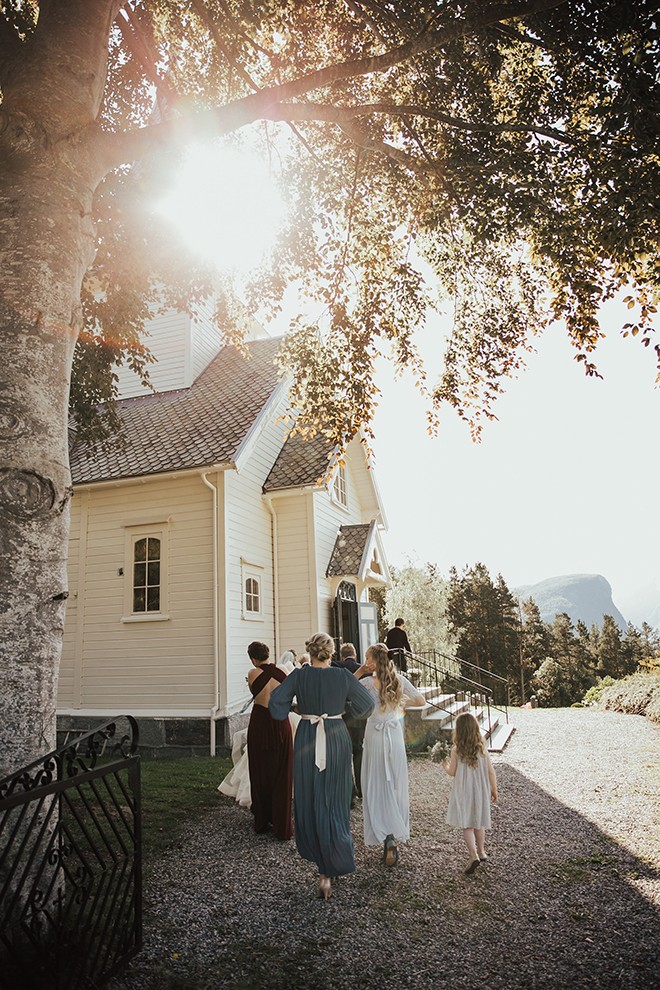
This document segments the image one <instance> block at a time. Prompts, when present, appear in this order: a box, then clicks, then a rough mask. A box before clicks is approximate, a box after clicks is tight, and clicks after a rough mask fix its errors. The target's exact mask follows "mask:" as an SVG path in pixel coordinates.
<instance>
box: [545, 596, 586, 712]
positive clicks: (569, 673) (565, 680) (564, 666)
mask: <svg viewBox="0 0 660 990" xmlns="http://www.w3.org/2000/svg"><path fill="white" fill-rule="evenodd" d="M583 628H585V627H584V624H583ZM585 631H586V630H585ZM549 632H550V649H551V655H552V659H553V660H555V661H556V663H557V664H558V666H559V670H560V672H561V689H556V690H555V701H554V704H560V705H570V704H572V703H573V702H575V701H581V700H582V698H583V697H584V694H585V692H586V691H587V690H588V689H589V688H590V687H591V686H592V685H593V684H594V683H595V676H594V672H593V663H592V658H591V655H590V653H589V652H588V650H587V649H586V648H585V646H584V644H583V643H582V642H581V641H580V639H579V638H578V637H576V635H575V629H574V627H573V622H572V620H571V618H570V616H569V615H567V614H566V612H559V613H558V614H557V615H556V616H555V618H554V621H553V622H552V623H551V624H550V629H549ZM539 673H540V671H539Z"/></svg>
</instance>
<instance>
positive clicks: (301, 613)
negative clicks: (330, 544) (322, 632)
mask: <svg viewBox="0 0 660 990" xmlns="http://www.w3.org/2000/svg"><path fill="white" fill-rule="evenodd" d="M308 500H309V496H308V495H307V494H305V493H303V492H301V493H300V494H296V495H293V496H287V497H283V498H282V497H280V498H275V499H273V505H274V507H275V511H276V513H277V537H278V539H277V564H278V585H279V626H280V628H279V643H280V648H281V649H282V650H290V649H293V650H295V651H296V653H299V654H300V653H304V652H305V641H306V640H308V639H309V637H310V635H311V634H312V633H314V632H316V631H317V630H316V629H311V628H310V626H311V615H312V611H313V610H312V595H311V588H312V580H311V578H310V569H309V546H310V541H312V540H313V539H314V534H313V533H311V532H310V531H309V523H308V512H307V504H308ZM312 545H313V544H312Z"/></svg>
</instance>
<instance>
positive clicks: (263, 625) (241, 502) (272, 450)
mask: <svg viewBox="0 0 660 990" xmlns="http://www.w3.org/2000/svg"><path fill="white" fill-rule="evenodd" d="M285 402H286V398H285V396H281V397H280V399H279V401H278V402H277V403H276V404H275V405H273V406H271V408H270V410H269V411H267V413H266V415H265V417H264V421H263V423H262V424H261V427H260V432H259V434H258V436H257V437H256V438H255V441H254V444H253V445H252V447H251V452H250V455H249V457H248V459H247V462H246V464H245V466H244V467H242V468H241V469H240V470H239V471H238V472H237V471H228V472H226V473H225V497H226V500H227V502H226V519H227V547H226V561H227V601H228V621H227V684H226V698H227V705H228V706H229V709H230V710H233V709H235V707H236V706H237V705H238V704H239V703H241V702H242V701H244V700H245V699H246V698H247V697H249V694H248V690H247V686H246V683H245V677H246V675H247V672H248V670H249V669H250V666H251V665H250V660H249V659H248V656H247V646H248V643H250V642H252V640H255V639H256V640H261V641H262V642H264V643H267V644H268V646H269V647H270V651H271V658H272V659H273V660H274V662H276V661H277V659H278V657H277V656H276V655H275V653H276V645H275V598H274V595H275V591H274V580H273V522H272V516H271V513H270V511H269V508H268V504H267V502H266V501H265V499H264V498H263V496H262V489H263V484H264V482H265V480H266V478H267V477H268V474H269V472H270V469H271V468H272V466H273V464H274V463H275V460H276V458H277V455H278V454H279V452H280V450H281V448H282V444H283V443H284V437H285V432H286V427H285V425H284V424H283V423H281V422H278V418H279V417H280V416H281V415H282V413H283V412H284V407H285ZM248 568H253V569H254V570H255V573H256V574H257V576H259V577H260V583H261V616H260V618H258V619H257V618H253V617H247V616H246V614H245V613H244V611H243V581H244V578H245V573H246V570H247V569H248Z"/></svg>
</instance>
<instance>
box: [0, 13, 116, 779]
mask: <svg viewBox="0 0 660 990" xmlns="http://www.w3.org/2000/svg"><path fill="white" fill-rule="evenodd" d="M116 7H117V4H116V3H115V2H114V0H58V2H57V3H56V4H49V5H45V6H44V14H43V17H42V18H41V20H40V23H39V26H38V29H37V32H36V34H35V36H34V38H33V39H32V41H31V42H30V46H29V47H26V50H25V51H24V52H22V53H21V55H20V56H19V58H18V59H16V60H15V61H14V63H13V64H12V67H11V69H10V70H8V71H5V72H4V73H3V75H4V76H5V78H3V90H4V103H3V105H2V107H0V162H1V163H2V166H1V168H0V174H1V175H2V178H1V180H0V182H1V186H0V271H1V273H2V274H1V278H2V285H1V291H0V334H1V338H0V339H1V341H2V361H1V362H0V450H1V457H0V555H1V559H2V564H3V566H2V571H1V572H0V669H1V676H0V777H2V776H3V775H4V774H5V773H8V772H11V771H12V770H14V769H16V768H18V767H20V766H21V765H23V764H25V763H28V762H30V761H32V760H34V759H36V758H37V757H38V756H40V755H41V754H43V753H46V752H47V751H48V750H49V749H51V748H53V746H54V742H55V706H56V691H57V676H58V669H59V661H60V654H61V645H62V631H63V624H64V613H65V601H66V597H67V575H66V558H67V545H68V535H69V511H68V507H69V498H70V492H71V485H70V474H69V467H68V452H67V409H68V398H69V381H70V375H71V364H72V358H73V349H74V346H75V341H76V336H77V333H78V330H79V326H80V288H81V283H82V279H83V276H84V274H85V271H86V269H87V267H88V266H89V264H90V262H91V260H92V258H93V252H94V227H93V222H92V197H93V194H94V191H95V188H96V186H97V185H98V182H99V181H100V179H101V171H102V169H101V167H100V165H99V162H98V160H97V156H96V153H95V148H96V144H97V132H96V128H95V124H94V121H95V118H96V115H97V113H98V109H99V106H100V101H101V97H102V92H103V85H104V79H105V70H106V62H107V48H108V34H109V30H110V27H111V24H112V19H113V17H114V14H115V12H116ZM64 53H66V56H67V57H66V58H65V57H64Z"/></svg>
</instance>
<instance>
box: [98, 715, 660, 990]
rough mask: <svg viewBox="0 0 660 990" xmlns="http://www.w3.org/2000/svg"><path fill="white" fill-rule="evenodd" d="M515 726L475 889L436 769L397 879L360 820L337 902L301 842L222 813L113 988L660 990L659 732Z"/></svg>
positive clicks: (149, 906)
mask: <svg viewBox="0 0 660 990" xmlns="http://www.w3.org/2000/svg"><path fill="white" fill-rule="evenodd" d="M512 721H513V722H514V724H515V725H516V732H515V733H514V735H513V737H512V739H511V741H510V742H509V745H508V746H507V748H506V750H505V751H504V753H502V754H500V755H496V756H495V757H494V764H495V769H496V772H497V775H498V785H499V791H500V800H499V805H498V807H497V808H495V809H494V813H493V831H492V833H491V836H490V843H489V852H490V857H491V858H490V861H489V862H488V864H487V865H485V866H484V867H482V868H481V869H479V870H477V872H476V873H475V874H474V875H473V876H471V877H465V876H464V875H463V869H464V867H465V865H466V854H465V850H464V847H463V842H462V838H461V836H460V833H459V832H458V831H456V830H454V829H451V828H449V826H447V825H445V823H444V819H445V812H446V808H447V800H448V794H449V787H450V781H449V778H447V777H446V775H445V774H444V772H443V770H442V768H441V767H440V766H438V765H436V764H433V763H431V762H430V761H429V760H428V759H426V758H416V759H414V760H413V761H412V762H411V764H410V794H411V820H412V834H411V838H410V842H409V843H408V844H407V845H406V846H405V847H402V849H401V861H400V863H399V865H398V866H397V867H396V868H394V869H392V870H386V869H385V867H384V866H383V865H382V863H381V862H380V859H379V856H378V853H377V851H375V850H373V849H372V850H369V851H367V850H365V848H364V846H363V843H362V815H361V811H360V809H359V808H358V809H356V810H355V811H354V812H353V813H352V815H353V834H354V837H355V840H356V862H357V872H356V873H355V874H353V875H352V876H350V877H345V878H342V879H340V880H338V881H336V882H335V884H334V890H335V894H334V896H333V898H332V899H331V900H330V901H328V902H327V903H324V902H322V901H319V900H317V899H316V897H315V890H316V879H315V875H314V868H313V866H312V865H311V864H309V863H306V862H304V861H303V860H301V859H300V858H299V856H298V855H297V853H296V849H295V845H294V843H293V842H291V843H285V844H283V843H279V842H277V840H275V839H274V838H272V837H269V836H255V835H254V834H253V832H252V831H251V818H250V814H249V812H247V811H246V810H244V809H241V808H239V807H238V806H237V805H236V804H235V803H234V802H232V801H230V800H229V799H226V798H221V799H220V803H219V807H218V809H217V811H215V812H214V813H213V814H212V815H210V816H209V817H207V818H206V819H205V820H204V821H202V822H198V823H196V824H195V825H194V826H193V827H191V829H190V831H189V833H188V835H187V839H186V842H185V844H184V845H183V847H182V848H180V849H177V850H175V851H173V852H172V853H171V854H170V855H169V856H168V857H167V859H165V860H163V862H162V864H161V866H160V868H159V869H158V870H157V871H155V875H154V877H153V878H152V880H151V881H150V884H149V886H148V888H147V893H146V911H147V926H146V932H145V948H144V950H143V952H142V953H141V955H140V957H139V958H138V959H136V960H135V961H134V962H133V963H132V965H131V966H130V968H129V969H128V970H127V972H126V973H125V974H124V976H123V977H122V978H121V979H117V980H115V981H114V982H113V984H112V990H161V988H162V990H183V988H189V990H206V988H208V990H211V988H213V990H220V988H228V990H243V988H245V990H247V988H260V987H267V988H268V990H298V988H305V990H307V988H309V990H344V988H346V990H349V988H350V990H358V988H365V990H366V988H378V990H381V988H382V990H395V988H404V987H415V988H417V990H426V988H430V987H436V986H444V987H447V988H448V990H459V988H460V990H463V988H465V990H473V988H474V990H477V988H479V990H481V988H487V990H518V988H519V990H523V988H524V990H529V988H538V990H565V988H579V990H582V988H587V987H589V988H591V987H593V988H594V990H596V988H598V990H610V988H612V990H613V988H617V990H618V988H625V990H654V988H660V726H658V725H654V724H653V723H651V722H647V721H646V720H645V719H644V718H642V717H640V716H632V715H619V714H616V713H614V712H601V711H594V710H590V709H561V710H543V709H537V710H534V711H529V710H524V711H523V710H520V711H514V712H513V713H512Z"/></svg>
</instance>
